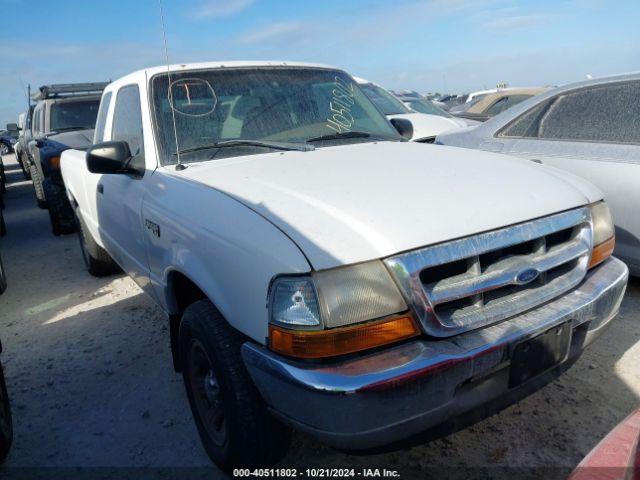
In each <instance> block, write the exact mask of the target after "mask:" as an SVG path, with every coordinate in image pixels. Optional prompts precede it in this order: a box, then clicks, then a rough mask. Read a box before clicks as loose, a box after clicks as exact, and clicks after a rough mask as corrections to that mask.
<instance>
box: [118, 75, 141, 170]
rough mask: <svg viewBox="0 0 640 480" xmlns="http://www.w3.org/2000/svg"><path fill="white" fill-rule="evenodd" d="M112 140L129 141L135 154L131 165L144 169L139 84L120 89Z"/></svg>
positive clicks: (130, 147) (132, 153) (132, 152)
mask: <svg viewBox="0 0 640 480" xmlns="http://www.w3.org/2000/svg"><path fill="white" fill-rule="evenodd" d="M111 140H119V141H123V142H127V143H128V144H129V150H130V151H131V155H132V156H133V158H132V160H131V165H132V166H135V167H137V168H141V169H144V141H143V135H142V110H141V107H140V90H139V89H138V86H137V85H129V86H126V87H122V88H121V89H120V90H118V94H117V95H116V104H115V110H114V113H113V125H112V127H111Z"/></svg>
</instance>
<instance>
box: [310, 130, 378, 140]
mask: <svg viewBox="0 0 640 480" xmlns="http://www.w3.org/2000/svg"><path fill="white" fill-rule="evenodd" d="M371 136H372V135H371V134H370V133H367V132H356V131H354V132H340V133H337V132H336V133H329V134H327V135H320V136H319V137H312V138H309V139H308V140H307V142H321V141H323V140H339V139H341V138H369V137H371Z"/></svg>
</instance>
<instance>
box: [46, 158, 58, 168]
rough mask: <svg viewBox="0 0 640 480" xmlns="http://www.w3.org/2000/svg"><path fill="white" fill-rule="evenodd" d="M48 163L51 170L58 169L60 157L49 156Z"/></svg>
mask: <svg viewBox="0 0 640 480" xmlns="http://www.w3.org/2000/svg"><path fill="white" fill-rule="evenodd" d="M49 165H51V168H52V169H53V170H58V169H59V168H60V157H51V158H50V159H49Z"/></svg>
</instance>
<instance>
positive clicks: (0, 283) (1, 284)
mask: <svg viewBox="0 0 640 480" xmlns="http://www.w3.org/2000/svg"><path fill="white" fill-rule="evenodd" d="M6 290H7V274H6V273H5V271H4V264H3V263H2V257H0V294H2V293H4V292H5V291H6Z"/></svg>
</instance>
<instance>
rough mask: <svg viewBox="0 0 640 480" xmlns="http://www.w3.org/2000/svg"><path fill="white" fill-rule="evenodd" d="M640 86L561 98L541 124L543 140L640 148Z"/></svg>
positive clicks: (593, 90)
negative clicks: (625, 145) (612, 143)
mask: <svg viewBox="0 0 640 480" xmlns="http://www.w3.org/2000/svg"><path fill="white" fill-rule="evenodd" d="M638 98H640V82H638V81H635V82H620V83H615V84H611V85H598V86H595V87H588V88H584V89H581V90H578V91H576V92H573V93H567V94H566V95H562V96H560V97H559V98H558V100H557V101H556V102H555V103H554V104H553V105H552V106H551V108H550V109H549V111H548V113H547V114H546V115H545V116H544V118H543V119H542V121H541V122H540V131H539V137H540V138H546V139H553V140H568V141H572V140H574V141H586V142H615V143H635V144H640V102H638Z"/></svg>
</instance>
